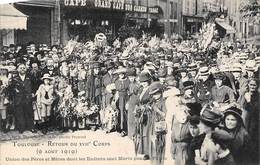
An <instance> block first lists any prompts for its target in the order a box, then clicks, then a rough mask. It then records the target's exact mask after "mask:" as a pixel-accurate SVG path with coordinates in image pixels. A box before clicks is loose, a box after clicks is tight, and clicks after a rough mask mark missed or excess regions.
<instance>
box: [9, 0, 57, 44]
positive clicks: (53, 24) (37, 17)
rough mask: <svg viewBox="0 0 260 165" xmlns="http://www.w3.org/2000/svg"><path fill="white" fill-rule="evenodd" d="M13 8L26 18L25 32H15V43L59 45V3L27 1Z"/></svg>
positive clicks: (54, 1)
mask: <svg viewBox="0 0 260 165" xmlns="http://www.w3.org/2000/svg"><path fill="white" fill-rule="evenodd" d="M14 7H15V8H16V9H18V10H19V11H21V12H22V13H24V14H25V15H27V16H28V20H27V30H15V43H16V44H24V43H28V42H34V43H36V44H48V45H54V44H59V42H60V40H59V38H60V34H59V20H58V15H59V1H58V0H45V1H41V0H33V1H32V0H29V1H25V2H18V3H15V4H14Z"/></svg>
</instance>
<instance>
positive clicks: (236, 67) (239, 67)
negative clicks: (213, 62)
mask: <svg viewBox="0 0 260 165" xmlns="http://www.w3.org/2000/svg"><path fill="white" fill-rule="evenodd" d="M230 71H231V72H242V65H241V64H240V63H235V64H233V66H232V69H231V70H230Z"/></svg>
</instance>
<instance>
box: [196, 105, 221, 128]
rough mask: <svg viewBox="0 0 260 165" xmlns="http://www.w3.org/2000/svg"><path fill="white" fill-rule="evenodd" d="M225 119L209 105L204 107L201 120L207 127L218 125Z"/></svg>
mask: <svg viewBox="0 0 260 165" xmlns="http://www.w3.org/2000/svg"><path fill="white" fill-rule="evenodd" d="M222 118H223V115H222V114H221V113H220V112H218V111H216V110H214V111H213V110H212V109H211V108H210V107H209V105H208V104H206V105H204V107H203V108H202V110H201V115H200V120H201V121H202V122H203V123H205V124H206V125H209V126H211V125H213V126H216V125H218V124H219V123H220V122H221V120H222Z"/></svg>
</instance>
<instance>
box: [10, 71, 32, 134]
mask: <svg viewBox="0 0 260 165" xmlns="http://www.w3.org/2000/svg"><path fill="white" fill-rule="evenodd" d="M10 86H11V89H12V90H13V94H14V107H15V118H16V126H17V127H18V130H19V131H25V130H30V129H32V128H33V108H32V85H31V80H30V77H29V76H28V75H27V74H26V76H25V79H24V81H23V80H22V79H21V77H20V76H19V75H17V76H15V77H14V78H13V79H12V81H11V84H10Z"/></svg>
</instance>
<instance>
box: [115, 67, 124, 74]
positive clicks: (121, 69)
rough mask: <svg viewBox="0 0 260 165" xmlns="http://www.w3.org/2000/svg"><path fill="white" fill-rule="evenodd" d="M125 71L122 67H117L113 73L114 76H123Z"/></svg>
mask: <svg viewBox="0 0 260 165" xmlns="http://www.w3.org/2000/svg"><path fill="white" fill-rule="evenodd" d="M126 72H127V69H126V68H124V67H119V68H118V69H117V70H115V71H114V74H125V73H126Z"/></svg>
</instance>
